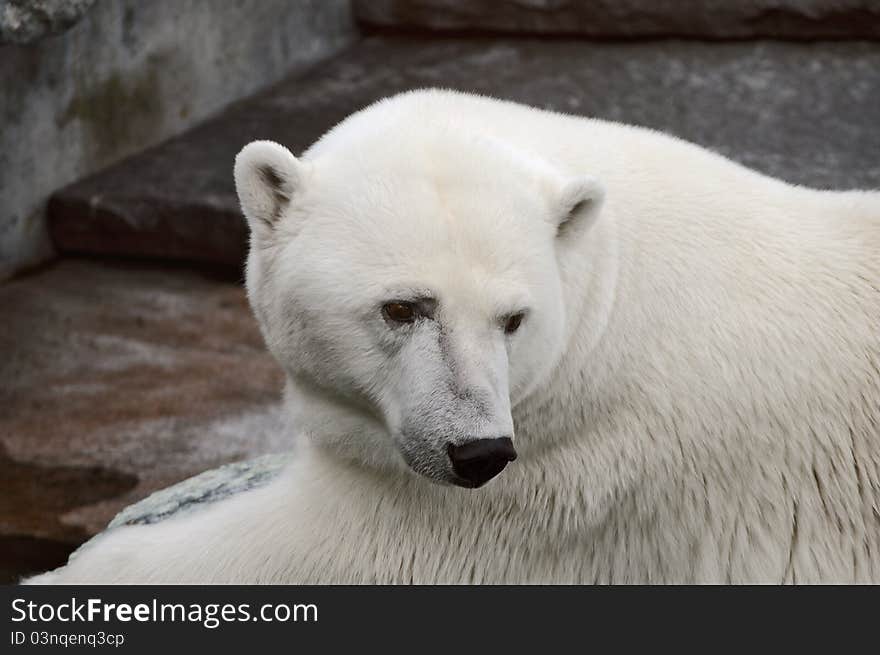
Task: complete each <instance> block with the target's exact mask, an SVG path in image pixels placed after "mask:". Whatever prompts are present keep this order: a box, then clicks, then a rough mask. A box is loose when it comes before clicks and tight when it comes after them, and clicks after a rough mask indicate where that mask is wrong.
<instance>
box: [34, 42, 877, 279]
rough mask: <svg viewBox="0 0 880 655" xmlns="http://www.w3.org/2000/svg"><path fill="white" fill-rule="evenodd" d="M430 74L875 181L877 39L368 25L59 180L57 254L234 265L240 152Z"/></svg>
mask: <svg viewBox="0 0 880 655" xmlns="http://www.w3.org/2000/svg"><path fill="white" fill-rule="evenodd" d="M427 86H440V87H450V88H456V89H462V90H467V91H473V92H477V93H483V94H488V95H492V96H497V97H501V98H508V99H511V100H516V101H519V102H524V103H528V104H531V105H534V106H537V107H545V108H550V109H555V110H559V111H564V112H569V113H573V114H579V115H584V116H596V117H600V118H605V119H609V120H614V121H623V122H627V123H634V124H638V125H644V126H648V127H653V128H656V129H660V130H664V131H667V132H670V133H672V134H676V135H678V136H681V137H684V138H686V139H689V140H691V141H694V142H696V143H699V144H701V145H704V146H706V147H708V148H711V149H714V150H716V151H718V152H721V153H722V154H724V155H727V156H729V157H732V158H733V159H735V160H736V161H739V162H741V163H743V164H745V165H747V166H751V167H754V168H756V169H758V170H760V171H763V172H765V173H768V174H770V175H774V176H777V177H780V178H782V179H784V180H787V181H789V182H792V183H797V184H807V185H812V186H816V187H820V188H834V189H848V188H856V187H868V188H878V187H880V156H878V153H880V130H878V129H877V127H878V123H877V116H878V115H880V42H860V41H849V42H821V43H784V42H775V41H743V42H732V43H705V42H697V41H680V40H661V41H643V42H603V43H597V42H584V41H577V40H545V39H523V38H516V39H490V38H454V39H431V40H426V39H418V38H403V37H393V38H389V37H374V38H369V39H366V40H364V41H362V42H360V43H359V44H357V45H356V46H354V47H353V48H351V49H349V50H347V51H345V52H344V53H343V54H341V55H339V56H337V57H336V58H334V59H332V60H330V61H328V62H327V63H325V64H323V65H320V66H319V67H317V68H315V69H312V70H311V71H310V72H309V73H307V74H306V75H304V76H297V77H293V78H290V79H287V80H285V81H284V82H282V83H281V84H279V85H277V86H275V87H273V88H271V89H269V90H268V91H266V92H264V93H261V94H259V95H257V96H254V97H252V98H250V99H248V100H245V101H242V102H239V103H238V104H236V105H234V106H233V107H231V108H230V109H229V110H227V111H225V112H224V113H222V114H221V115H219V116H217V117H216V118H215V119H213V120H210V121H208V122H206V123H204V124H202V125H201V126H199V127H197V128H195V129H192V130H190V131H188V132H186V133H184V134H182V135H181V136H179V137H177V138H174V139H171V140H170V141H167V142H166V143H164V144H162V145H160V146H158V147H155V148H152V149H150V150H147V151H145V152H143V153H141V154H139V155H137V156H135V157H132V158H130V159H128V160H125V161H124V162H122V163H120V164H118V165H116V166H113V167H112V168H109V169H107V170H105V171H104V172H102V173H100V174H98V175H95V176H92V177H90V178H88V179H86V180H83V181H81V182H79V183H76V184H74V185H72V186H69V187H67V188H65V189H62V190H61V191H59V192H58V193H56V194H55V195H54V196H53V198H52V201H51V204H50V220H51V231H52V235H53V238H54V241H55V243H56V245H57V247H58V248H59V249H60V250H61V251H62V252H67V253H98V254H112V255H117V256H136V257H155V258H162V259H175V260H185V261H189V262H198V263H205V264H211V265H216V264H220V265H224V266H228V267H231V268H233V269H235V270H238V269H239V268H240V267H241V264H242V261H243V258H244V254H245V251H246V232H247V231H246V228H245V224H244V220H243V218H242V216H241V214H240V212H239V209H238V206H237V202H236V198H235V193H234V189H233V182H232V162H233V158H234V156H235V154H236V152H237V151H238V150H239V149H240V148H241V147H242V146H243V145H245V144H246V143H247V142H249V141H251V140H253V139H273V140H276V141H279V142H280V143H283V144H285V145H287V146H288V147H290V148H291V149H292V150H293V151H294V152H298V151H301V150H303V149H304V148H305V147H307V146H308V145H309V144H311V143H312V142H313V141H314V140H315V139H317V138H318V137H319V136H320V135H321V134H322V133H323V132H324V131H326V130H327V129H328V128H330V127H331V126H333V125H334V124H335V123H336V122H338V121H339V120H341V119H343V118H344V117H345V116H347V115H348V114H349V113H351V112H352V111H355V110H357V109H359V108H361V107H363V106H365V105H367V104H368V103H370V102H373V101H375V100H377V99H379V98H382V97H384V96H387V95H390V94H393V93H397V92H400V91H404V90H407V89H413V88H418V87H427Z"/></svg>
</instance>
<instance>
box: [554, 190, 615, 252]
mask: <svg viewBox="0 0 880 655" xmlns="http://www.w3.org/2000/svg"><path fill="white" fill-rule="evenodd" d="M604 200H605V186H604V185H603V184H602V182H600V181H599V180H597V179H596V178H595V177H591V176H589V175H582V176H578V177H574V178H572V179H569V180H567V181H566V182H565V183H564V184H563V185H562V188H561V189H560V190H559V191H558V195H557V200H556V207H555V211H554V217H555V220H556V234H557V236H558V237H559V238H571V237H572V236H574V235H575V234H579V233H580V234H582V233H583V232H585V231H586V230H588V229H589V227H590V226H591V225H592V224H593V222H594V221H595V220H596V217H597V216H598V215H599V210H600V209H601V208H602V203H603V202H604Z"/></svg>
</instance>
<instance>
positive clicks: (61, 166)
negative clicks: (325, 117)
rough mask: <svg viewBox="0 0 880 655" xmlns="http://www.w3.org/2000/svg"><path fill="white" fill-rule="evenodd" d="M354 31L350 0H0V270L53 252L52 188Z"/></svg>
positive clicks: (196, 117) (1, 273)
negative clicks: (48, 208) (49, 233)
mask: <svg viewBox="0 0 880 655" xmlns="http://www.w3.org/2000/svg"><path fill="white" fill-rule="evenodd" d="M77 19H78V20H77ZM71 23H73V25H72V26H70V25H71ZM65 28H68V29H67V30H66V31H63V32H61V33H60V34H56V32H58V31H59V30H62V29H65ZM354 36H355V30H354V26H353V21H352V17H351V9H350V5H349V2H348V0H301V1H299V2H296V3H291V2H288V1H287V0H239V1H237V2H216V1H212V0H151V1H150V2H141V1H138V0H98V1H97V2H95V3H94V4H92V3H90V2H83V1H82V0H33V1H32V2H24V1H22V0H0V42H3V43H4V44H3V45H0V84H2V92H0V279H2V278H3V277H7V276H9V275H10V274H12V273H14V272H15V271H18V270H21V269H22V268H25V267H27V266H29V265H31V264H34V263H37V262H39V261H42V260H43V259H45V258H46V257H48V256H49V255H50V254H51V246H50V243H49V239H48V236H47V230H46V222H45V206H46V200H47V197H48V195H49V194H50V193H51V192H53V191H55V190H56V189H58V188H59V187H61V186H64V185H66V184H68V183H70V182H72V181H74V180H76V179H80V178H82V177H84V176H86V175H88V174H90V173H92V172H94V171H96V170H98V169H100V168H103V167H105V166H107V165H109V164H110V163H112V162H114V161H117V160H119V159H121V158H123V157H125V156H127V155H129V154H132V153H134V152H137V151H139V150H142V149H144V148H146V147H148V146H151V145H153V144H156V143H158V142H160V141H162V140H164V139H165V138H167V137H170V136H172V135H174V134H176V133H178V132H181V131H182V130H184V129H185V128H187V127H189V126H191V125H193V124H194V123H197V122H199V121H201V120H203V119H204V118H205V117H206V116H208V115H210V114H212V113H214V112H216V111H218V110H219V109H221V108H222V107H224V106H225V105H227V104H229V103H230V102H231V101H234V100H236V99H238V98H240V97H242V96H245V95H248V94H250V93H252V92H254V91H255V90H257V89H259V88H261V87H264V86H266V85H268V84H270V83H272V82H275V81H276V80H278V79H280V78H281V77H282V76H283V75H286V74H288V73H290V72H291V70H295V69H296V68H297V67H304V66H306V65H308V64H310V63H311V62H314V61H315V60H317V59H320V58H323V57H326V56H327V55H329V54H331V53H333V52H334V51H336V50H338V49H339V48H341V47H342V46H344V45H345V44H347V43H348V42H350V41H351V40H352V39H353V38H354Z"/></svg>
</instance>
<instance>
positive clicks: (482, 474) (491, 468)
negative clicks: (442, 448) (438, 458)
mask: <svg viewBox="0 0 880 655" xmlns="http://www.w3.org/2000/svg"><path fill="white" fill-rule="evenodd" d="M446 452H447V453H448V455H449V461H450V462H452V470H453V471H454V472H455V475H456V476H457V479H455V480H454V481H453V482H454V483H455V484H457V485H458V486H460V487H468V488H471V489H476V488H477V487H482V486H483V485H484V484H486V483H487V482H488V481H489V480H491V479H492V478H494V477H495V476H496V475H498V474H499V473H501V471H503V470H504V468H505V467H506V466H507V464H508V462H512V461H513V460H515V459H516V450H515V449H514V447H513V440H512V439H511V438H510V437H500V438H497V439H476V440H474V441H469V442H467V443H464V444H461V445H455V444H451V443H450V444H449V445H448V446H447V447H446Z"/></svg>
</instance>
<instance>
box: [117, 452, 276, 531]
mask: <svg viewBox="0 0 880 655" xmlns="http://www.w3.org/2000/svg"><path fill="white" fill-rule="evenodd" d="M290 458H291V456H290V455H264V456H263V457H258V458H256V459H252V460H249V461H246V462H236V463H234V464H227V465H226V466H221V467H220V468H217V469H213V470H211V471H205V472H204V473H202V474H200V475H197V476H195V477H192V478H189V479H188V480H184V481H183V482H179V483H177V484H175V485H173V486H171V487H168V488H166V489H162V490H161V491H157V492H155V493H153V494H152V495H150V496H147V497H146V498H144V499H143V500H142V501H140V502H138V503H135V504H134V505H131V506H129V507H126V508H125V509H124V510H122V511H121V512H119V514H117V515H116V517H115V518H114V519H113V520H112V521H111V522H110V525H109V526H108V527H110V528H118V527H120V526H123V525H137V524H148V523H158V522H159V521H164V520H165V519H167V518H169V517H170V516H175V515H177V516H180V515H183V514H186V513H188V512H192V511H193V510H195V509H198V508H199V507H203V506H205V505H207V504H210V503H215V502H217V501H218V500H223V499H224V498H229V497H230V496H233V495H235V494H238V493H242V492H243V491H248V490H250V489H256V488H258V487H262V486H263V485H265V484H267V483H268V482H269V481H271V480H272V479H274V478H275V476H277V475H278V474H279V473H280V472H281V470H282V469H283V468H284V467H285V466H286V465H287V464H288V463H289V462H290Z"/></svg>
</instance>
